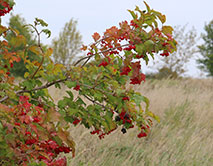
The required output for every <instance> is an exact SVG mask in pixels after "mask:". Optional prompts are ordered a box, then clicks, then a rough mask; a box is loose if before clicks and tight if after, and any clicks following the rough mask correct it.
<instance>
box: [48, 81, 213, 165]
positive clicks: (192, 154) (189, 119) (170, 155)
mask: <svg viewBox="0 0 213 166" xmlns="http://www.w3.org/2000/svg"><path fill="white" fill-rule="evenodd" d="M135 90H137V91H139V92H141V93H142V94H143V95H145V96H147V97H148V98H149V99H150V102H151V105H150V110H151V111H152V112H154V113H155V114H157V115H158V116H159V117H160V118H161V122H160V123H155V124H154V126H153V128H152V130H151V133H150V135H149V136H148V137H146V138H142V139H139V138H137V133H139V131H138V130H137V129H130V130H129V131H127V133H126V134H122V133H121V132H120V130H119V129H118V130H117V131H115V132H113V133H112V134H111V135H109V136H106V137H105V138H104V139H102V140H99V138H98V137H97V136H94V135H91V134H90V131H88V130H87V129H85V128H84V127H82V126H77V127H72V128H71V129H70V131H71V135H72V137H73V138H74V140H75V142H76V157H75V158H71V156H68V163H69V164H68V165H72V166H212V165H213V80H212V79H162V80H157V79H148V80H147V81H146V82H145V83H144V84H142V85H140V86H137V87H136V88H135ZM50 92H51V94H53V96H54V98H55V100H56V101H57V100H59V99H60V97H61V96H62V95H63V94H64V91H62V90H56V89H54V88H52V89H50Z"/></svg>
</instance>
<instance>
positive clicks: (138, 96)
mask: <svg viewBox="0 0 213 166" xmlns="http://www.w3.org/2000/svg"><path fill="white" fill-rule="evenodd" d="M131 99H132V100H134V102H135V104H136V105H137V106H140V104H141V102H142V101H143V102H145V103H146V109H148V108H149V99H148V98H147V97H145V96H142V95H141V94H140V93H135V94H133V96H132V98H131Z"/></svg>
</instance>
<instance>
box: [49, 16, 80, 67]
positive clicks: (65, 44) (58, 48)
mask: <svg viewBox="0 0 213 166" xmlns="http://www.w3.org/2000/svg"><path fill="white" fill-rule="evenodd" d="M76 26H77V21H75V20H73V19H71V20H70V21H69V22H67V23H66V24H65V26H64V28H63V31H62V32H60V34H59V38H58V39H57V38H55V39H53V41H52V48H53V60H54V62H55V63H60V64H63V65H65V66H69V65H71V64H72V63H73V61H74V60H75V59H76V55H77V54H78V53H79V52H80V47H81V45H82V42H81V39H82V36H81V35H80V32H79V31H77V27H76Z"/></svg>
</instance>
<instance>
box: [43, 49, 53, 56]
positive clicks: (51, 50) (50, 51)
mask: <svg viewBox="0 0 213 166" xmlns="http://www.w3.org/2000/svg"><path fill="white" fill-rule="evenodd" d="M52 53H53V49H52V48H48V49H47V51H46V54H45V55H46V56H48V57H50V56H51V55H52Z"/></svg>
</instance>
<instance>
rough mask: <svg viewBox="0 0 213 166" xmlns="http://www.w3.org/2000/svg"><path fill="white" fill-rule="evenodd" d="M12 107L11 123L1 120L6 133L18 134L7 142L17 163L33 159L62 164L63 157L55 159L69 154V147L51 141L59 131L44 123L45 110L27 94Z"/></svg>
mask: <svg viewBox="0 0 213 166" xmlns="http://www.w3.org/2000/svg"><path fill="white" fill-rule="evenodd" d="M11 110H12V112H13V114H14V119H13V120H12V121H14V126H11V125H10V124H9V123H4V126H6V127H7V128H8V129H7V130H8V132H10V133H11V134H13V133H14V135H15V136H16V137H18V138H17V139H14V140H8V141H9V142H8V144H9V145H11V148H12V149H14V152H15V157H16V158H17V159H16V160H17V163H19V164H20V165H24V164H25V165H26V163H30V161H31V159H32V160H35V161H44V162H45V163H46V164H47V165H49V166H55V164H56V163H58V165H60V166H65V165H66V162H65V161H66V158H63V159H60V160H56V158H57V156H58V154H59V153H61V152H64V153H70V152H71V151H72V149H71V148H70V147H68V146H65V145H64V144H63V143H62V144H61V145H59V143H57V142H56V141H54V138H55V137H57V135H58V134H57V131H55V130H56V129H55V128H52V127H51V125H50V126H47V124H45V123H44V122H45V119H46V116H47V115H46V114H47V112H46V111H44V110H43V108H41V107H39V106H34V105H32V104H31V103H29V97H27V96H20V98H19V104H18V105H17V106H15V107H14V108H12V109H11ZM38 126H39V127H38ZM41 128H42V130H41ZM45 130H46V131H45ZM17 133H19V134H17ZM46 139H48V140H46ZM22 140H23V141H22ZM11 141H12V142H11Z"/></svg>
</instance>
